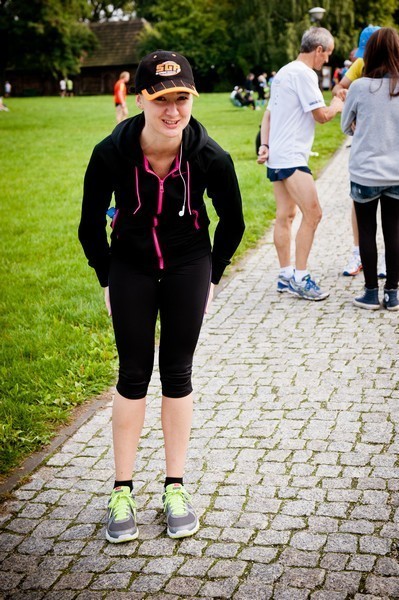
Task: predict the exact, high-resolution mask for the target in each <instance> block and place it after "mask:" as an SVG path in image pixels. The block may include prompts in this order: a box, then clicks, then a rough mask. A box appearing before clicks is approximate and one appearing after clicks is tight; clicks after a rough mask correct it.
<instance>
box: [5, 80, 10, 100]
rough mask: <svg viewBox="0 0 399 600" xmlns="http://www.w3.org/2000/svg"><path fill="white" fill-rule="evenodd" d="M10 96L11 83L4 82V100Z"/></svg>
mask: <svg viewBox="0 0 399 600" xmlns="http://www.w3.org/2000/svg"><path fill="white" fill-rule="evenodd" d="M10 96H11V83H10V82H9V81H6V82H5V84H4V98H9V97H10Z"/></svg>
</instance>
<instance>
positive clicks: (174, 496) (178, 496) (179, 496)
mask: <svg viewBox="0 0 399 600" xmlns="http://www.w3.org/2000/svg"><path fill="white" fill-rule="evenodd" d="M190 500H191V496H190V494H189V493H188V492H186V490H185V489H184V487H180V488H172V489H171V490H167V491H165V496H164V501H163V506H164V509H165V510H166V508H169V509H170V510H171V511H172V513H173V514H174V515H177V516H180V515H184V514H185V513H186V512H187V502H190Z"/></svg>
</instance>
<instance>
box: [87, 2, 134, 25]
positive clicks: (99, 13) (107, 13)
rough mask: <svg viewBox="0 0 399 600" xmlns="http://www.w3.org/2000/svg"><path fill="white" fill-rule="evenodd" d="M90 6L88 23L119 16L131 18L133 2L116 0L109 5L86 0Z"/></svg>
mask: <svg viewBox="0 0 399 600" xmlns="http://www.w3.org/2000/svg"><path fill="white" fill-rule="evenodd" d="M88 4H89V6H90V16H89V19H90V21H102V20H108V19H112V18H115V17H120V16H125V15H127V16H131V15H132V13H133V10H134V8H135V2H133V1H129V0H117V1H116V2H113V3H112V4H110V3H109V2H107V1H105V2H102V1H101V0H88Z"/></svg>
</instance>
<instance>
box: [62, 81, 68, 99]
mask: <svg viewBox="0 0 399 600" xmlns="http://www.w3.org/2000/svg"><path fill="white" fill-rule="evenodd" d="M66 89H67V87H66V80H65V79H64V78H63V79H61V81H60V96H61V98H65V96H66Z"/></svg>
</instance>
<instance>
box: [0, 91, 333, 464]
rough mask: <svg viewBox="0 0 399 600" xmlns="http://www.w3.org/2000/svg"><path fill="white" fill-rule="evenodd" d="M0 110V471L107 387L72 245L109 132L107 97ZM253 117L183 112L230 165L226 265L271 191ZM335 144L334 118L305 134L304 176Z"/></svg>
mask: <svg viewBox="0 0 399 600" xmlns="http://www.w3.org/2000/svg"><path fill="white" fill-rule="evenodd" d="M129 100H130V101H129V107H130V113H131V114H134V113H135V112H136V109H135V105H134V99H133V98H130V99H129ZM7 105H8V106H9V108H10V112H8V113H6V112H2V113H0V139H1V144H0V193H1V196H0V197H1V203H0V211H1V213H0V217H1V237H2V260H1V273H0V280H1V290H0V293H1V297H0V319H1V332H2V336H1V354H2V356H1V367H0V368H1V388H0V394H1V395H0V474H3V475H5V474H7V473H8V472H9V471H10V469H11V468H13V467H15V466H16V465H17V464H18V463H19V462H20V461H21V460H22V459H23V458H25V457H26V456H27V455H28V454H29V453H31V452H32V451H34V450H37V449H38V448H40V447H41V446H43V445H45V444H47V443H48V442H49V441H50V440H51V438H52V436H53V435H54V434H55V432H56V431H57V429H58V428H59V427H60V425H62V424H64V423H66V422H67V421H68V419H69V417H70V414H71V410H72V408H73V407H75V406H77V405H79V404H82V403H83V402H84V401H86V400H88V399H90V398H91V397H93V396H94V395H96V394H99V393H101V392H102V391H104V390H105V389H107V388H108V386H109V385H111V384H112V383H113V382H114V380H115V368H116V356H115V349H114V345H113V335H112V329H111V324H110V321H109V319H108V317H107V314H106V311H105V309H104V306H103V295H102V290H101V288H100V287H99V285H98V283H97V279H96V277H95V274H94V272H93V270H92V269H90V268H89V267H88V266H87V263H86V259H85V257H84V255H83V252H82V249H81V247H80V244H79V242H78V240H77V227H78V223H79V218H80V203H81V196H82V181H83V175H84V172H85V168H86V165H87V163H88V160H89V157H90V154H91V151H92V149H93V147H94V145H95V144H96V143H97V142H98V141H100V140H101V139H102V138H103V137H105V136H106V135H107V134H108V133H109V132H110V131H111V130H112V129H113V127H114V125H115V116H114V107H113V102H112V98H111V97H106V96H99V97H81V98H80V97H75V98H58V97H57V98H53V97H51V98H30V99H27V98H26V99H25V98H23V99H22V98H11V99H8V101H7ZM262 114H263V110H261V111H252V110H250V109H238V108H234V107H233V106H232V105H231V104H230V101H229V98H228V94H207V95H206V94H204V95H202V96H201V97H200V98H199V99H197V100H196V101H195V104H194V116H195V117H196V118H198V119H199V120H200V121H201V122H202V123H203V124H204V125H205V126H206V128H207V129H208V132H209V134H210V135H211V136H212V137H214V138H215V139H216V140H217V141H218V142H219V143H220V144H221V146H223V147H224V148H225V149H226V150H228V151H229V152H230V153H231V155H232V157H233V160H234V162H235V165H236V169H237V173H238V178H239V181H240V186H241V191H242V196H243V203H244V212H245V220H246V225H247V229H246V233H245V237H244V240H243V243H242V245H241V247H240V249H239V252H238V253H237V257H236V259H235V260H237V259H238V258H239V257H241V256H242V255H243V254H244V253H245V252H246V251H247V250H248V249H249V248H251V247H254V246H255V245H256V243H257V242H258V241H259V239H260V238H261V237H262V235H263V234H264V232H265V230H266V228H267V227H268V226H269V225H270V221H271V220H272V219H273V217H274V202H273V195H272V189H271V184H269V183H268V182H266V178H265V168H264V167H261V166H259V165H257V164H256V157H255V136H256V133H257V131H258V128H259V125H260V122H261V119H262ZM342 139H343V136H342V134H341V132H340V128H339V119H338V118H336V119H335V120H334V121H333V122H332V123H329V124H327V125H324V126H323V127H320V126H318V127H317V133H316V141H315V144H314V147H313V149H314V150H316V151H318V152H319V153H320V156H319V157H318V158H312V159H311V163H310V167H311V168H312V170H313V172H314V173H315V174H316V175H317V173H318V172H319V171H320V169H321V168H322V167H323V166H324V165H325V164H326V162H327V160H328V159H329V157H330V156H331V154H332V153H333V152H334V151H335V150H336V148H337V147H338V146H339V145H340V143H341V141H342ZM210 213H211V215H213V211H212V210H210ZM212 220H213V223H214V216H212Z"/></svg>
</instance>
